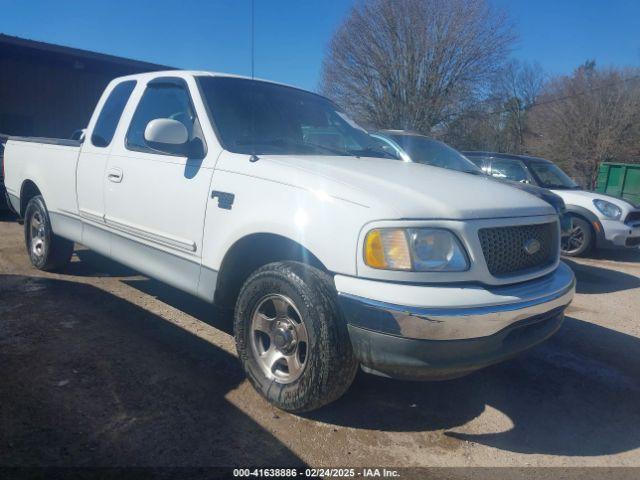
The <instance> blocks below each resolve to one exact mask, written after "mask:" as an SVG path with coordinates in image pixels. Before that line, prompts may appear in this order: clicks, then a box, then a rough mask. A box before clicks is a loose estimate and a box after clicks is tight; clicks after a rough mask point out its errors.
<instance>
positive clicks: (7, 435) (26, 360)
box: [0, 275, 302, 467]
mask: <svg viewBox="0 0 640 480" xmlns="http://www.w3.org/2000/svg"><path fill="white" fill-rule="evenodd" d="M0 319H1V321H0V378H2V381H1V382H0V402H1V405H2V415H0V465H3V466H5V467H6V466H11V465H22V466H25V465H31V466H34V465H48V466H61V465H76V466H82V465H86V466H95V465H108V466H127V465H140V466H144V465H149V466H156V467H157V466H221V465H249V464H251V465H254V464H257V465H264V466H273V465H283V466H284V465H301V464H302V461H301V460H300V459H299V458H298V457H297V456H296V455H295V454H293V453H292V452H291V451H290V450H289V449H288V448H287V447H285V446H284V445H283V444H282V443H280V442H279V441H278V439H276V438H275V437H273V436H272V435H271V434H270V433H269V432H267V431H266V430H264V429H263V428H262V427H261V426H260V425H258V424H257V423H255V422H254V421H253V420H252V419H251V418H249V417H247V416H246V415H245V414H244V413H242V412H241V411H240V410H238V409H237V408H236V407H235V406H233V405H232V404H230V403H229V402H228V401H227V400H226V399H225V395H226V394H227V393H228V392H229V391H230V390H232V389H234V388H236V387H237V386H238V384H239V383H240V382H242V381H243V378H244V377H243V374H242V371H241V369H240V367H239V365H238V362H237V361H236V359H235V358H234V357H233V356H231V355H229V354H228V353H226V352H225V351H224V350H222V349H220V348H218V347H216V346H215V345H212V344H211V343H208V342H206V341H204V340H202V339H200V338H199V337H197V336H195V335H193V334H191V333H189V332H187V331H185V330H182V329H181V328H179V327H177V326H175V325H173V324H172V323H170V322H168V321H166V320H165V319H163V318H161V317H158V316H156V315H154V314H151V313H150V312H148V311H146V310H144V309H142V308H140V307H138V306H136V305H134V304H132V303H129V302H127V301H126V300H123V299H121V298H119V297H116V296H114V295H112V294H110V293H106V292H104V291H102V290H100V289H98V288H95V287H93V286H90V285H86V284H81V283H76V282H69V281H62V280H54V279H46V278H38V277H24V276H12V275H0Z"/></svg>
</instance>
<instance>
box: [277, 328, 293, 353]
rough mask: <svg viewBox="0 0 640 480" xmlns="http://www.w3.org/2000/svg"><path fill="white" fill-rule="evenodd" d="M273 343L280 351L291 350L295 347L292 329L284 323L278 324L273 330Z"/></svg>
mask: <svg viewBox="0 0 640 480" xmlns="http://www.w3.org/2000/svg"><path fill="white" fill-rule="evenodd" d="M273 343H274V344H275V346H276V348H277V349H278V350H280V351H281V352H282V353H285V354H288V353H291V352H293V350H295V347H296V337H295V334H294V332H293V330H292V329H291V328H288V327H287V326H286V325H279V326H278V327H276V329H275V330H274V332H273Z"/></svg>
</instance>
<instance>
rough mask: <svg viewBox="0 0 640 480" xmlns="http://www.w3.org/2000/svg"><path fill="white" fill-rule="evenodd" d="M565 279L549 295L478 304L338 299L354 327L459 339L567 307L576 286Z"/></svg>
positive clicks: (430, 337) (434, 337) (440, 338)
mask: <svg viewBox="0 0 640 480" xmlns="http://www.w3.org/2000/svg"><path fill="white" fill-rule="evenodd" d="M567 280H568V283H567V284H566V285H565V286H564V288H562V289H561V290H559V291H555V292H553V293H551V294H548V295H543V296H539V297H537V298H529V299H526V300H522V301H518V302H514V303H506V304H497V305H490V306H480V307H453V308H429V307H405V306H401V305H394V304H390V303H385V302H380V301H376V300H370V299H366V298H362V297H357V296H355V295H350V294H344V293H339V298H340V301H341V304H342V306H343V309H344V310H345V313H346V315H347V320H348V322H349V323H350V324H353V325H355V326H358V327H362V328H368V329H370V330H376V331H380V332H382V333H388V334H390V335H396V336H402V337H406V338H414V339H424V340H461V339H467V338H479V337H486V336H489V335H493V334H494V333H497V332H499V331H500V330H502V329H504V328H506V327H508V326H509V325H511V324H513V323H516V322H519V321H521V320H526V319H532V318H534V317H537V316H541V315H544V314H546V313H549V312H551V311H552V310H556V309H564V308H566V307H567V306H568V305H569V303H571V300H572V299H573V296H574V294H575V285H576V281H575V277H574V275H573V274H571V276H570V279H567ZM436 288H437V287H436ZM496 299H499V295H496Z"/></svg>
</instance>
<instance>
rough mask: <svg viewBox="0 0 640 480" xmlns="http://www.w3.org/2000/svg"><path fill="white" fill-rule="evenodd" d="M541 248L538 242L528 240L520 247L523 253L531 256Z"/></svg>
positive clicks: (533, 239) (532, 239)
mask: <svg viewBox="0 0 640 480" xmlns="http://www.w3.org/2000/svg"><path fill="white" fill-rule="evenodd" d="M541 246H542V245H540V242H539V241H538V240H537V239H535V238H530V239H529V240H527V241H526V242H524V245H523V246H522V248H524V251H525V252H527V253H528V254H529V255H533V254H534V253H537V252H538V251H540V247H541Z"/></svg>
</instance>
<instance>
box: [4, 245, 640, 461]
mask: <svg viewBox="0 0 640 480" xmlns="http://www.w3.org/2000/svg"><path fill="white" fill-rule="evenodd" d="M82 258H83V260H85V261H87V263H90V265H89V266H87V270H86V273H87V274H88V275H94V274H95V275H97V274H99V273H100V272H101V271H102V269H106V270H107V273H108V271H109V269H110V268H111V267H113V268H117V267H116V265H115V264H113V262H110V261H108V260H104V262H106V263H103V264H99V265H97V266H96V265H93V263H92V262H93V260H91V257H87V256H83V257H82ZM110 263H111V264H113V265H111V266H110ZM572 266H573V265H572ZM580 267H582V265H580ZM593 268H595V267H593ZM598 270H607V269H598ZM586 271H587V272H589V270H586ZM597 273H598V274H601V273H602V272H597ZM578 275H582V274H581V273H578ZM607 278H608V281H609V282H610V283H614V284H615V283H616V282H621V281H622V282H623V283H625V282H626V281H628V280H627V279H626V277H619V276H615V275H614V276H613V277H607ZM123 281H125V282H126V283H127V284H129V285H131V286H133V287H135V288H137V289H138V290H140V291H141V292H144V293H145V294H149V295H152V296H155V297H157V298H159V299H160V300H162V301H163V302H166V303H167V304H169V305H171V306H174V307H176V308H178V309H180V310H182V311H185V312H187V313H189V314H190V315H193V316H194V317H196V318H198V319H200V320H202V321H204V322H206V323H209V324H211V325H214V326H216V327H217V328H221V329H223V330H225V331H227V332H229V331H230V330H229V327H228V325H229V318H228V315H227V316H225V315H223V314H222V313H221V312H217V313H216V312H213V311H212V310H211V307H210V306H209V305H208V304H206V303H204V302H201V301H200V300H198V299H195V298H193V297H191V296H189V295H187V294H184V293H182V292H179V291H177V290H175V289H172V288H171V287H167V286H165V285H163V284H160V283H159V282H155V281H153V280H147V279H141V280H137V279H123ZM621 288H622V287H621V286H620V285H618V287H617V289H621ZM628 288H631V287H628ZM70 307H71V308H70ZM0 318H3V322H2V324H1V325H2V327H1V328H2V330H0V345H1V346H2V348H1V349H0V352H1V353H0V375H2V378H3V382H2V383H0V398H1V399H2V402H3V409H4V410H5V411H6V412H7V414H6V415H3V416H2V417H0V419H1V421H2V424H1V425H0V445H11V447H10V448H9V449H8V450H7V449H5V450H2V449H0V464H12V463H16V462H20V461H26V460H27V459H33V458H39V459H41V461H42V462H43V463H45V464H67V463H72V464H85V463H86V464H96V463H102V464H114V463H117V464H131V463H137V464H149V465H203V464H205V465H206V464H208V465H221V464H229V463H231V464H237V463H242V461H246V459H252V460H255V463H266V464H271V465H273V464H280V465H291V464H299V463H300V459H299V458H297V457H296V456H295V455H294V454H293V453H292V452H291V451H289V450H288V449H287V447H286V446H284V445H282V444H281V443H280V442H279V441H278V440H277V439H275V438H273V437H272V436H271V435H270V434H269V433H268V432H266V431H265V430H264V429H263V428H262V427H260V426H259V425H257V424H256V423H255V422H254V421H252V420H251V419H249V418H247V417H246V416H245V415H244V414H242V413H241V412H240V411H239V410H237V409H236V408H235V407H234V406H233V405H231V404H229V403H228V402H227V401H226V400H225V399H224V396H225V394H226V393H227V392H228V391H229V390H231V389H233V388H235V387H236V386H237V385H238V384H239V383H240V382H241V381H242V379H243V375H242V372H241V371H240V367H239V366H238V363H237V360H236V359H235V358H234V357H232V356H230V355H228V354H227V353H226V352H224V351H223V350H221V349H219V348H218V347H216V346H215V345H212V344H210V343H207V342H205V341H203V340H200V339H199V338H197V337H195V336H193V335H191V334H190V333H188V332H186V331H184V330H181V329H179V328H178V327H176V326H174V325H172V324H170V323H168V322H167V321H166V320H164V319H162V318H160V317H157V316H155V315H153V314H151V313H149V312H148V311H146V310H143V309H141V308H139V307H137V306H134V305H132V304H130V303H128V302H126V301H124V300H122V299H120V298H118V297H115V296H112V295H110V294H107V293H105V292H103V291H101V290H98V289H96V288H93V287H90V286H87V285H81V284H77V283H73V282H63V281H58V280H46V279H41V278H29V277H16V276H0ZM65 382H68V383H65ZM253 401H261V400H253ZM5 406H6V407H5ZM487 407H491V408H492V409H495V410H496V411H497V412H499V413H497V415H500V416H501V417H503V420H504V418H505V417H506V419H507V420H508V421H507V422H501V425H502V424H506V425H510V426H509V427H506V428H502V427H499V426H498V425H494V424H492V423H491V421H489V422H488V423H482V424H478V423H477V422H474V420H475V419H476V418H477V417H478V416H480V415H481V414H482V413H483V412H485V410H486V409H487ZM265 408H268V407H267V406H266V404H265ZM492 415H496V413H495V412H493V413H492ZM282 418H283V420H282V421H291V420H289V417H288V416H283V417H282ZM304 418H307V419H310V420H317V421H321V422H325V423H328V424H333V425H336V426H345V427H350V428H356V429H365V430H371V431H390V432H423V431H435V430H445V432H444V435H446V436H448V437H450V438H451V439H459V440H467V441H471V442H475V443H477V444H482V445H487V446H491V447H495V448H499V449H502V450H505V451H510V452H518V453H538V454H549V455H571V456H596V455H608V454H615V453H620V452H626V451H629V450H632V449H636V448H639V447H640V339H638V338H637V337H633V336H629V335H625V334H622V333H620V332H617V331H615V330H611V329H607V328H604V327H601V326H598V325H595V324H591V323H588V322H584V321H581V320H578V319H575V318H567V319H566V321H565V323H564V325H563V327H562V328H561V329H560V331H559V332H558V333H557V334H556V335H555V336H554V337H552V338H551V339H550V340H548V341H547V342H546V343H544V344H542V345H540V346H538V347H536V348H535V349H533V350H531V351H530V352H529V353H527V354H524V355H522V356H520V357H518V358H516V359H514V360H512V361H510V362H506V363H503V364H500V365H496V366H493V367H490V368H488V369H485V370H482V371H479V372H477V373H475V374H473V375H470V376H467V377H464V378H461V379H457V380H451V381H445V382H432V383H412V382H401V381H394V380H390V379H384V378H379V377H374V376H370V375H365V374H359V375H358V377H357V379H356V381H355V383H354V385H353V386H352V388H351V389H350V390H349V392H347V394H346V395H345V396H344V397H343V398H341V399H340V400H338V401H337V402H335V403H334V404H332V405H330V406H327V407H325V408H323V409H321V410H319V411H317V412H314V413H311V414H307V415H305V417H304ZM490 418H491V417H490ZM295 425H296V427H295V428H301V429H309V431H310V435H312V432H313V431H314V430H313V429H314V428H315V427H314V424H313V423H307V422H302V423H295ZM472 428H473V429H472ZM477 432H487V433H477ZM3 452H4V453H3ZM256 455H258V457H256Z"/></svg>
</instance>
